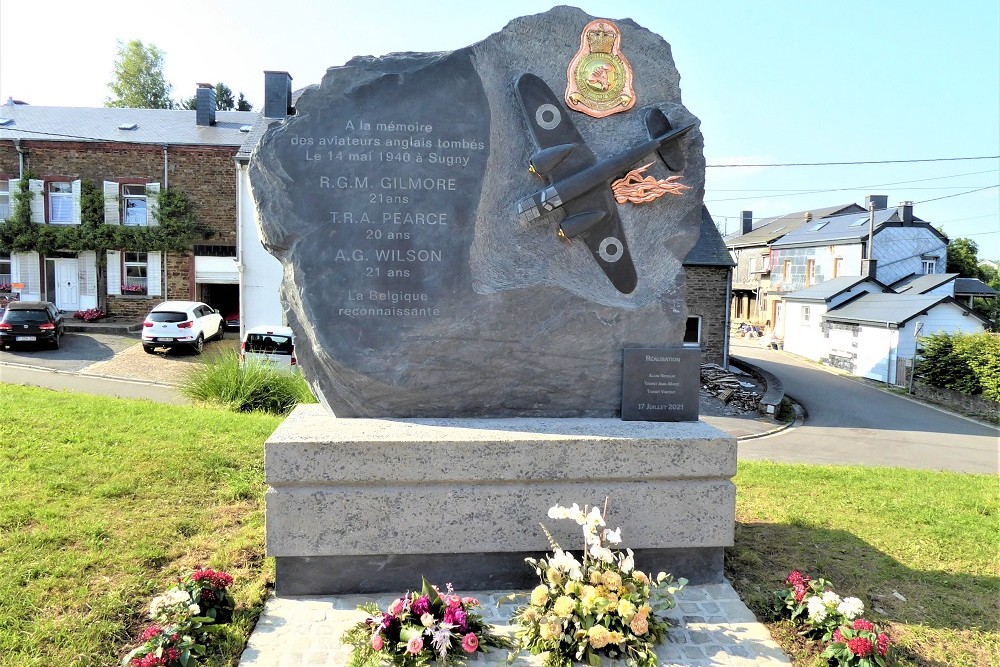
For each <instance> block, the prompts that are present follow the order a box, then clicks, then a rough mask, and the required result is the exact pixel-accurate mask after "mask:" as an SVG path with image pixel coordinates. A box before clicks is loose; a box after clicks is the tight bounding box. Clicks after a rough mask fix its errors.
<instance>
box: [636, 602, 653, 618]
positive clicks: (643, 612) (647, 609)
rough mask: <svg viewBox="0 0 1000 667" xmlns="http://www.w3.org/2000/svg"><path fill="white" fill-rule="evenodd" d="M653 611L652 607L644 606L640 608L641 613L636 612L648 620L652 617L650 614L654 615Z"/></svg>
mask: <svg viewBox="0 0 1000 667" xmlns="http://www.w3.org/2000/svg"><path fill="white" fill-rule="evenodd" d="M652 611H653V608H652V607H650V606H649V605H648V604H644V605H642V606H641V607H639V611H638V612H636V613H637V614H638V615H639V616H642V617H643V618H646V617H647V616H649V615H650V613H652Z"/></svg>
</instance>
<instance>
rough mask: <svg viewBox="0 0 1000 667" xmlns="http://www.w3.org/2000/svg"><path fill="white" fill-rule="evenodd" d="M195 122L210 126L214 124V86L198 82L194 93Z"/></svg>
mask: <svg viewBox="0 0 1000 667" xmlns="http://www.w3.org/2000/svg"><path fill="white" fill-rule="evenodd" d="M195 122H196V123H197V124H198V125H203V126H205V127H211V126H212V125H215V86H213V85H212V84H210V83H199V84H198V90H197V92H196V93H195Z"/></svg>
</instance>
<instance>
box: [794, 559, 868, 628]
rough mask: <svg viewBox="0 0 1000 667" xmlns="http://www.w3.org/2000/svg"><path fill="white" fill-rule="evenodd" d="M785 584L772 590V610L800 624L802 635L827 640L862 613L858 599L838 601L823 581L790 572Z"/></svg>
mask: <svg viewBox="0 0 1000 667" xmlns="http://www.w3.org/2000/svg"><path fill="white" fill-rule="evenodd" d="M785 584H786V585H787V587H786V588H784V589H782V590H780V591H775V609H776V611H777V613H778V616H783V617H786V618H790V619H791V620H792V621H795V622H797V623H800V624H802V625H804V626H805V627H804V629H803V631H802V634H804V635H806V636H811V637H815V638H822V639H823V641H829V640H830V639H831V638H832V637H833V634H834V631H835V630H836V629H837V628H839V627H840V626H842V625H845V624H848V625H849V624H850V622H851V621H853V620H854V619H855V618H858V617H859V616H861V615H862V614H863V613H864V612H865V605H864V603H863V602H862V601H861V600H859V599H858V598H852V597H848V598H841V597H840V596H839V595H837V594H836V593H835V592H834V591H833V587H832V585H831V584H830V582H829V581H826V580H825V579H812V578H810V577H809V575H807V574H802V573H801V572H799V571H798V570H792V571H791V572H789V573H788V577H787V578H786V579H785Z"/></svg>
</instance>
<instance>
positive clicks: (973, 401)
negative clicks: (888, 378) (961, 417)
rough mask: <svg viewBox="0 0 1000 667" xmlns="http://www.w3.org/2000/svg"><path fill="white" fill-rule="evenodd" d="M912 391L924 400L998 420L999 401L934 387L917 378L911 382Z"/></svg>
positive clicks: (999, 416) (956, 410)
mask: <svg viewBox="0 0 1000 667" xmlns="http://www.w3.org/2000/svg"><path fill="white" fill-rule="evenodd" d="M913 393H914V394H915V395H917V396H919V397H920V398H922V399H924V400H927V401H929V402H931V403H936V404H938V405H941V406H943V407H946V408H949V409H951V410H954V411H955V412H960V413H963V414H967V415H973V416H976V417H981V418H986V419H989V420H991V421H993V422H994V423H996V422H998V421H1000V403H995V402H994V401H990V400H987V399H985V398H983V397H982V396H970V395H969V394H963V393H962V392H960V391H954V390H952V389H942V388H941V387H934V386H931V385H929V384H926V383H924V382H920V381H919V380H917V381H914V383H913Z"/></svg>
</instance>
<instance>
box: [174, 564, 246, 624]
mask: <svg viewBox="0 0 1000 667" xmlns="http://www.w3.org/2000/svg"><path fill="white" fill-rule="evenodd" d="M232 583H233V577H232V576H231V575H230V574H228V573H227V572H222V571H216V570H213V569H212V568H208V567H205V568H203V567H200V566H199V567H197V568H195V570H194V571H193V572H192V573H191V574H189V575H188V576H186V577H185V578H184V580H183V581H182V582H181V588H182V589H184V590H185V591H187V592H188V594H189V595H190V596H191V599H192V600H194V602H195V603H196V604H197V605H198V606H200V607H201V615H202V616H204V617H207V618H210V619H212V622H213V623H228V622H229V621H231V620H233V608H234V607H235V606H236V604H235V600H234V599H233V596H232V594H231V593H230V592H229V587H230V586H231V585H232Z"/></svg>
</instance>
